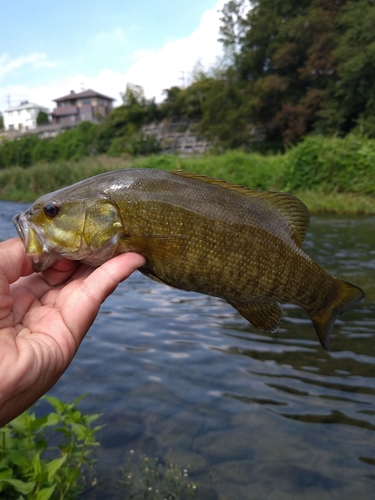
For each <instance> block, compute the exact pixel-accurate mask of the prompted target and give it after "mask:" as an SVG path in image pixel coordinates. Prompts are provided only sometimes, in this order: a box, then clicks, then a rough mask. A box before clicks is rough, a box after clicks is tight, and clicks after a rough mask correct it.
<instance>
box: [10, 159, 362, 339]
mask: <svg viewBox="0 0 375 500" xmlns="http://www.w3.org/2000/svg"><path fill="white" fill-rule="evenodd" d="M46 207H47V208H48V210H46ZM54 207H58V214H52V217H51V216H49V215H48V214H47V215H46V214H45V212H46V211H47V212H51V213H52V212H53V211H54ZM28 213H29V215H27V214H28ZM78 214H80V215H78ZM17 217H18V219H17ZM17 217H16V218H15V224H16V226H17V225H18V227H19V232H20V234H21V236H23V239H24V241H25V244H26V248H27V250H28V253H30V254H31V255H34V256H36V260H38V263H37V264H36V267H37V269H38V270H41V269H42V268H43V266H44V264H43V261H46V262H47V263H48V265H51V259H52V260H53V259H56V256H57V255H59V253H60V255H64V256H66V257H68V258H79V259H80V260H83V261H85V262H88V263H90V264H93V265H99V264H101V263H102V262H104V261H105V260H108V258H110V257H112V256H113V255H116V254H119V253H122V252H127V251H136V252H139V253H141V254H142V255H144V256H145V257H146V260H147V263H146V266H145V267H144V268H142V269H141V271H142V272H143V273H144V274H146V275H147V276H149V277H150V278H153V279H156V280H157V281H160V282H162V283H165V284H168V285H170V286H173V287H176V288H180V289H184V290H190V291H196V292H201V293H205V294H208V295H213V296H217V297H221V298H224V299H225V300H227V301H228V302H229V303H230V304H231V305H232V306H233V307H235V308H236V309H237V310H238V311H239V312H240V314H242V315H243V316H244V317H245V318H246V319H248V320H249V321H250V322H251V323H252V324H253V325H254V326H256V327H258V328H261V329H263V330H268V331H275V330H276V329H277V326H278V323H279V321H280V318H281V309H280V306H279V304H278V303H279V302H290V303H293V304H297V305H299V306H301V307H302V308H304V309H305V310H306V312H307V313H308V314H309V315H310V317H311V319H312V321H313V323H314V326H315V329H316V331H317V333H318V336H319V338H320V341H321V343H322V345H323V347H325V348H327V347H328V342H329V335H330V331H331V329H332V326H333V323H334V321H335V319H336V317H337V316H338V315H340V314H342V313H343V312H345V311H346V310H347V309H348V308H349V307H351V306H352V305H353V304H354V303H355V302H357V301H358V300H360V299H361V298H362V297H363V295H364V294H363V292H362V290H360V289H359V288H358V287H355V286H354V285H351V284H349V283H346V282H343V281H341V280H338V279H336V278H334V277H332V276H330V275H329V274H328V273H326V272H325V271H324V270H323V269H321V268H320V267H319V266H318V264H316V263H315V262H314V261H313V260H312V259H310V257H309V256H308V255H306V254H305V253H304V252H303V250H302V248H301V245H302V242H303V239H304V237H305V234H306V231H307V228H308V224H309V214H308V211H307V209H306V207H305V206H304V205H303V204H302V203H301V202H300V201H299V200H298V199H297V198H295V197H293V196H291V195H287V194H283V193H273V192H258V191H252V190H250V189H247V188H242V187H240V186H234V185H231V184H229V183H226V182H223V181H218V180H215V179H210V178H207V177H203V176H199V175H195V174H190V173H185V172H166V171H159V170H150V169H129V170H123V171H116V172H110V173H108V174H102V175H99V176H96V177H93V178H91V179H88V180H86V181H82V182H80V183H77V184H76V185H73V186H71V187H68V188H65V189H62V190H59V191H57V192H55V193H51V194H49V195H46V196H44V197H42V198H40V199H39V200H37V202H35V204H34V205H33V206H32V207H31V208H30V210H29V211H28V212H26V215H25V216H17ZM48 217H49V218H48ZM26 219H27V222H26ZM38 224H39V225H38ZM20 226H21V228H20ZM26 226H28V227H30V228H29V229H25V228H26ZM41 226H43V230H42V229H41ZM68 226H69V227H68ZM25 231H28V233H27V237H25V234H23V233H25ZM42 232H43V235H42ZM43 238H45V240H48V241H47V242H45V241H44V242H43V243H41V240H42V239H43ZM64 239H65V240H66V242H65V247H66V246H68V247H69V248H63V246H64ZM52 240H53V241H52ZM68 242H69V243H68ZM43 255H44V256H45V257H43V258H41V256H43ZM51 256H52V257H51ZM41 263H42V264H41Z"/></svg>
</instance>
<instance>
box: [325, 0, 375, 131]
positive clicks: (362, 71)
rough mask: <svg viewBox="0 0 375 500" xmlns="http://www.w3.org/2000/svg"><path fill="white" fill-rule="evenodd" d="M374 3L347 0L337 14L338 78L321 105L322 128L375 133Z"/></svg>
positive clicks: (336, 47)
mask: <svg viewBox="0 0 375 500" xmlns="http://www.w3.org/2000/svg"><path fill="white" fill-rule="evenodd" d="M374 24H375V5H374V2H373V1H368V0H360V1H357V2H346V3H345V5H343V7H342V9H340V12H339V15H338V17H337V26H338V34H339V36H338V38H337V43H336V46H335V48H334V51H333V56H334V58H335V60H336V63H337V64H336V78H335V79H334V82H335V83H334V85H331V86H330V87H329V89H328V93H327V94H328V95H327V99H326V101H325V103H324V105H323V106H322V109H321V111H320V112H319V115H320V118H321V119H320V122H319V123H318V125H319V127H320V129H322V130H323V131H325V132H329V133H336V132H341V133H347V132H349V131H350V130H352V129H358V130H359V131H360V132H361V133H365V134H366V135H368V136H370V137H375V119H374V116H375V86H374V75H375V69H374V68H375V31H374Z"/></svg>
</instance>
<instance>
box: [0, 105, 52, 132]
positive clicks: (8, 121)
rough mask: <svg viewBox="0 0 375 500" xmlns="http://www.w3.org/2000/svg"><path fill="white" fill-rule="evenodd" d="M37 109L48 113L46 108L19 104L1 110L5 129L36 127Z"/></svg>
mask: <svg viewBox="0 0 375 500" xmlns="http://www.w3.org/2000/svg"><path fill="white" fill-rule="evenodd" d="M39 111H44V112H45V113H47V114H48V113H49V110H48V109H47V108H42V107H27V106H19V107H13V108H12V109H9V110H5V111H4V112H3V118H4V128H5V130H21V131H22V130H30V129H33V128H36V119H37V117H38V114H39Z"/></svg>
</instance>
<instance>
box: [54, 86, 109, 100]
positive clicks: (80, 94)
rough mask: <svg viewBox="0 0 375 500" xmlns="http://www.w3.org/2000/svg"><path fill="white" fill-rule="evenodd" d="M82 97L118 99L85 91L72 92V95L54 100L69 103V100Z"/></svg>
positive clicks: (92, 91)
mask: <svg viewBox="0 0 375 500" xmlns="http://www.w3.org/2000/svg"><path fill="white" fill-rule="evenodd" d="M82 97H102V98H104V99H109V100H110V101H115V100H116V99H113V98H112V97H108V96H106V95H104V94H100V93H99V92H96V91H95V90H91V89H88V90H84V91H83V92H78V93H75V92H74V91H72V92H71V93H70V94H68V95H66V96H64V97H59V98H58V99H53V100H54V101H55V102H60V101H67V100H73V99H81V98H82Z"/></svg>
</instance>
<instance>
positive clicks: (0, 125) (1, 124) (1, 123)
mask: <svg viewBox="0 0 375 500" xmlns="http://www.w3.org/2000/svg"><path fill="white" fill-rule="evenodd" d="M3 128H4V118H3V115H1V114H0V130H1V129H3Z"/></svg>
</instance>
